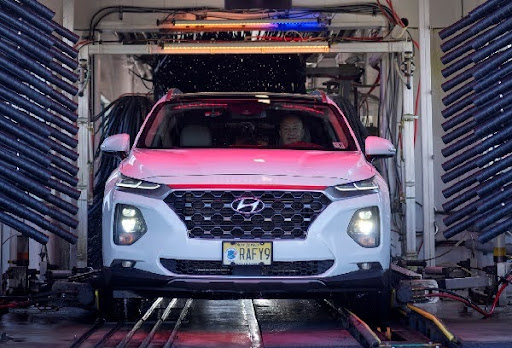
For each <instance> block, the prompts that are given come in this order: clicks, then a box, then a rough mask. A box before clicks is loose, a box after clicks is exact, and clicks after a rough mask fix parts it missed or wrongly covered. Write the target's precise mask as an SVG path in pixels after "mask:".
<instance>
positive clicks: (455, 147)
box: [441, 134, 479, 157]
mask: <svg viewBox="0 0 512 348" xmlns="http://www.w3.org/2000/svg"><path fill="white" fill-rule="evenodd" d="M477 140H479V138H478V137H477V136H476V135H475V134H469V135H468V136H466V137H464V138H462V139H461V140H459V141H457V142H456V143H453V144H452V145H450V146H447V147H445V148H444V149H442V150H441V153H442V154H443V156H444V157H449V156H451V155H453V154H454V153H455V152H457V151H459V150H462V149H463V148H465V147H466V146H469V145H471V144H473V143H474V142H475V141H477Z"/></svg>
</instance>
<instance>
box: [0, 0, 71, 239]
mask: <svg viewBox="0 0 512 348" xmlns="http://www.w3.org/2000/svg"><path fill="white" fill-rule="evenodd" d="M54 15H55V13H54V12H53V11H52V10H50V9H48V8H47V7H45V6H43V5H41V4H40V3H38V2H37V1H35V0H18V1H14V0H0V223H3V224H5V225H8V226H10V227H11V228H13V229H15V230H17V231H18V232H20V233H21V234H23V235H25V236H28V237H30V238H32V239H34V240H36V241H38V242H40V243H42V244H46V243H47V242H48V238H49V237H48V235H47V234H46V233H45V232H50V233H54V234H55V235H57V236H59V237H61V238H63V239H64V240H66V241H68V242H70V243H73V244H74V243H76V241H77V237H76V236H75V235H74V234H72V233H70V232H69V228H72V229H74V228H76V227H77V225H78V221H77V220H76V219H75V218H74V215H76V213H77V212H78V207H77V205H76V203H75V200H76V199H78V198H79V197H80V191H79V190H77V189H76V186H77V184H78V179H77V177H76V175H77V173H78V168H77V167H76V166H75V165H74V162H75V161H76V159H77V158H78V154H77V153H76V151H75V149H76V146H77V140H76V139H75V135H76V134H77V132H78V127H77V126H76V124H75V123H76V120H77V114H76V110H77V108H78V105H77V104H76V103H75V102H74V101H73V99H72V96H74V95H76V94H77V93H78V89H77V88H76V87H75V86H74V85H73V83H75V82H76V81H77V80H78V75H77V74H75V73H74V70H75V69H76V68H77V67H78V61H77V56H78V51H76V50H75V49H74V48H73V47H72V46H70V45H69V44H68V43H66V42H64V41H62V40H61V39H60V38H58V37H57V36H55V35H54V34H57V35H60V36H62V37H63V38H65V39H67V40H69V41H71V43H72V44H73V43H76V42H77V41H78V36H77V35H75V34H74V33H72V32H71V31H69V30H67V29H66V28H64V27H62V26H61V25H59V24H57V23H56V22H54V21H53V20H52V18H53V17H54ZM59 90H64V91H65V92H67V93H68V94H67V95H66V94H63V93H61V92H60V91H59ZM70 202H73V203H70ZM63 225H64V226H63Z"/></svg>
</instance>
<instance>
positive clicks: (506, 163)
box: [476, 155, 512, 182]
mask: <svg viewBox="0 0 512 348" xmlns="http://www.w3.org/2000/svg"><path fill="white" fill-rule="evenodd" d="M509 167H512V155H507V157H503V158H501V159H499V160H496V161H494V162H493V163H492V164H490V165H489V166H487V167H485V168H483V169H482V170H480V171H478V172H477V173H476V175H477V180H478V181H479V182H484V181H485V180H487V179H489V178H490V177H491V176H493V175H496V174H498V173H499V172H501V171H502V170H505V169H507V168H509Z"/></svg>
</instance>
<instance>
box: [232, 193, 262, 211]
mask: <svg viewBox="0 0 512 348" xmlns="http://www.w3.org/2000/svg"><path fill="white" fill-rule="evenodd" d="M231 209H233V210H234V211H236V212H237V213H240V214H246V215H249V214H256V213H259V212H260V211H262V210H263V209H265V203H263V202H262V201H261V200H259V199H257V198H254V197H242V198H238V199H235V200H234V201H233V203H231Z"/></svg>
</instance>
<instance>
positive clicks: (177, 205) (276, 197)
mask: <svg viewBox="0 0 512 348" xmlns="http://www.w3.org/2000/svg"><path fill="white" fill-rule="evenodd" d="M241 198H249V199H250V198H255V199H259V200H261V201H262V202H263V204H264V206H263V207H262V208H261V211H258V212H256V213H254V214H248V213H244V214H241V213H238V212H236V211H235V210H234V209H233V208H232V204H234V203H233V202H234V201H236V200H239V199H241ZM165 201H166V203H167V204H168V205H169V206H170V207H171V208H172V209H173V210H174V211H175V212H176V214H177V215H178V216H179V218H180V219H181V220H182V221H183V222H184V223H185V225H186V227H187V229H188V235H189V237H190V238H208V239H265V240H269V239H270V240H272V239H304V238H306V234H307V230H308V228H309V226H310V225H311V223H312V222H313V221H314V220H315V219H316V217H317V216H318V215H319V214H320V213H321V212H322V211H323V210H324V209H325V208H326V207H327V206H328V205H329V204H330V203H331V200H330V199H329V198H327V196H325V195H324V194H323V193H322V192H314V191H291V192H284V191H173V192H171V193H170V194H169V195H168V196H167V197H166V199H165Z"/></svg>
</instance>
